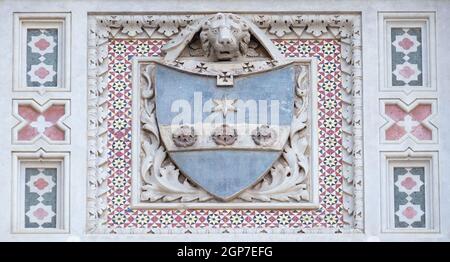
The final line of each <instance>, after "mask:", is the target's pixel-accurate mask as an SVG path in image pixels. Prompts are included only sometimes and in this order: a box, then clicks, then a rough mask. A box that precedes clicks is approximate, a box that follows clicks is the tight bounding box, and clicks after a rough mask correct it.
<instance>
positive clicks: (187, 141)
mask: <svg viewBox="0 0 450 262" xmlns="http://www.w3.org/2000/svg"><path fill="white" fill-rule="evenodd" d="M172 138H173V142H174V143H175V145H176V146H178V147H187V146H192V145H193V144H195V142H196V141H197V135H196V134H195V130H194V128H193V127H189V126H181V127H180V128H178V129H177V130H175V132H174V133H173V135H172Z"/></svg>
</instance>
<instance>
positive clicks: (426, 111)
mask: <svg viewBox="0 0 450 262" xmlns="http://www.w3.org/2000/svg"><path fill="white" fill-rule="evenodd" d="M385 114H386V115H387V116H388V117H389V118H390V119H392V120H393V121H394V122H395V123H393V124H392V125H391V126H390V127H388V128H387V129H386V131H385V136H386V140H390V141H395V140H399V139H401V138H402V137H403V136H405V135H406V134H408V133H410V134H411V135H413V136H414V137H416V138H417V139H419V140H431V139H432V138H433V133H432V131H431V130H430V129H429V128H428V127H427V126H426V125H425V124H424V123H423V121H424V120H426V119H427V118H428V117H429V116H430V115H431V114H432V109H431V104H419V105H418V106H416V107H414V108H413V109H412V110H411V111H410V112H407V111H405V110H403V109H402V108H401V107H400V106H399V105H397V104H386V105H385Z"/></svg>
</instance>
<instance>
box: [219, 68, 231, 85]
mask: <svg viewBox="0 0 450 262" xmlns="http://www.w3.org/2000/svg"><path fill="white" fill-rule="evenodd" d="M217 86H226V87H230V86H233V75H232V74H230V73H229V72H222V73H221V74H220V75H217Z"/></svg>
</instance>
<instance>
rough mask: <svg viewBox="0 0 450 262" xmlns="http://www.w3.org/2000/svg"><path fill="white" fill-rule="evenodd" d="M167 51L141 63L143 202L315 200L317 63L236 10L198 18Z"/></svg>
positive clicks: (138, 153)
mask: <svg viewBox="0 0 450 262" xmlns="http://www.w3.org/2000/svg"><path fill="white" fill-rule="evenodd" d="M163 50H164V51H165V52H166V53H165V57H164V58H163V59H155V58H135V60H134V62H135V68H137V70H136V71H137V73H136V74H135V77H134V78H135V79H134V83H135V87H134V88H135V89H134V94H133V118H134V124H133V141H134V142H133V146H134V148H133V154H135V157H134V158H133V159H134V162H133V167H134V169H135V173H138V174H139V179H138V180H137V181H138V182H137V183H136V185H137V190H138V191H139V194H136V195H137V196H138V202H139V203H162V202H164V203H166V202H167V203H185V204H184V205H183V206H184V207H194V208H195V207H197V206H198V207H201V204H199V203H208V204H211V203H218V204H221V203H222V204H223V203H229V204H230V205H229V206H230V207H232V206H233V204H234V205H236V207H238V206H239V205H242V203H244V204H245V203H254V202H256V203H264V202H270V203H291V202H293V203H302V202H304V203H312V202H315V201H316V197H317V196H316V194H315V193H314V192H313V191H314V187H315V183H316V182H315V181H314V179H313V177H314V176H313V174H312V173H313V172H314V170H312V169H311V167H312V166H313V165H312V162H313V161H314V154H313V149H312V146H313V144H314V143H315V142H316V141H314V140H315V135H314V125H315V123H314V122H315V120H314V112H313V109H312V108H313V107H315V104H314V103H316V102H315V95H314V90H313V89H312V88H311V86H313V82H314V81H313V78H312V77H311V72H310V71H311V70H313V69H314V60H313V59H297V60H287V59H285V58H283V57H282V56H281V55H280V54H279V52H278V50H277V49H276V48H275V46H274V45H273V43H272V42H271V41H270V40H269V39H266V38H265V37H264V33H262V32H261V31H260V30H259V29H258V28H257V27H256V26H255V25H253V24H252V23H251V22H249V21H247V20H246V19H244V18H242V17H239V16H237V15H234V14H228V13H219V14H215V15H210V16H207V17H205V18H203V19H201V20H199V21H194V22H193V23H192V24H191V25H189V26H188V27H186V29H185V30H184V31H182V32H181V33H180V34H178V36H177V37H176V38H174V39H172V40H171V41H170V42H169V43H168V44H167V45H166V46H165V47H164V48H163ZM311 105H312V106H311ZM196 204H198V205H197V206H196Z"/></svg>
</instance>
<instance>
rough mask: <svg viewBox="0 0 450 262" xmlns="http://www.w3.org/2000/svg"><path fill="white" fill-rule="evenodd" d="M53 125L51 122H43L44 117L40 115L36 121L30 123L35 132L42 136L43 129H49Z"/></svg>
mask: <svg viewBox="0 0 450 262" xmlns="http://www.w3.org/2000/svg"><path fill="white" fill-rule="evenodd" d="M52 125H53V124H52V123H51V122H48V121H46V120H45V117H44V116H42V115H40V116H38V118H37V119H36V121H34V122H31V124H30V126H31V127H34V128H36V130H37V131H38V132H39V133H40V134H42V133H44V131H45V129H47V128H48V127H51V126H52Z"/></svg>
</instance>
